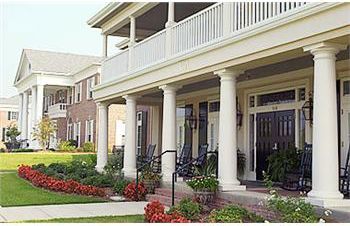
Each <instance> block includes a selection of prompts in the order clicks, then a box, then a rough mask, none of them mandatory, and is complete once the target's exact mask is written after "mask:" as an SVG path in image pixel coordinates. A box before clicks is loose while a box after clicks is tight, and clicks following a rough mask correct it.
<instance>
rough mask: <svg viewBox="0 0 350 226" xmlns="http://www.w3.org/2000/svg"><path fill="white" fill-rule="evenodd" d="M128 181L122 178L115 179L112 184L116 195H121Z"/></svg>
mask: <svg viewBox="0 0 350 226" xmlns="http://www.w3.org/2000/svg"><path fill="white" fill-rule="evenodd" d="M129 183H130V181H129V180H126V179H124V178H121V179H119V180H116V182H115V183H114V186H113V190H114V192H116V193H117V194H118V195H123V192H124V189H125V187H126V186H127V185H128V184H129Z"/></svg>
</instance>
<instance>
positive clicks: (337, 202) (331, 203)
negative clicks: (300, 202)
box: [305, 197, 350, 208]
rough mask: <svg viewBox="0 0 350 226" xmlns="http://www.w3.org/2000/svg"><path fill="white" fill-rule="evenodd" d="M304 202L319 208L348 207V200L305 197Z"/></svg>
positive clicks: (349, 202)
mask: <svg viewBox="0 0 350 226" xmlns="http://www.w3.org/2000/svg"><path fill="white" fill-rule="evenodd" d="M305 201H306V202H308V203H310V204H312V205H315V206H320V207H323V208H331V207H350V199H322V198H310V197H307V198H306V199H305Z"/></svg>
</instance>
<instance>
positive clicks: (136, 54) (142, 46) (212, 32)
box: [101, 2, 314, 84]
mask: <svg viewBox="0 0 350 226" xmlns="http://www.w3.org/2000/svg"><path fill="white" fill-rule="evenodd" d="M312 4H314V3H306V2H233V3H216V4H214V5H212V6H210V7H208V8H206V9H204V10H202V11H200V12H198V13H195V14H194V15H192V16H190V17H188V18H186V19H184V20H182V21H180V22H178V23H176V24H175V25H174V26H172V27H169V28H166V29H164V30H162V31H160V32H158V33H156V34H154V35H152V36H150V37H148V38H146V39H144V40H142V41H141V42H139V43H137V44H135V45H134V46H131V47H129V48H128V49H126V50H124V51H122V52H119V53H118V54H116V55H114V56H111V57H109V58H107V59H105V61H104V62H103V64H102V78H101V79H102V84H105V83H108V82H111V81H114V80H118V79H120V78H122V77H125V76H128V75H130V74H132V73H135V72H137V71H140V70H143V69H146V68H150V67H152V66H154V65H156V64H160V63H162V62H165V61H168V60H172V59H175V58H177V57H180V56H182V55H185V54H189V53H194V52H195V51H197V50H199V49H202V48H205V47H208V46H211V45H214V44H216V43H219V42H222V41H224V40H226V39H228V38H233V37H235V36H238V35H239V34H242V33H244V32H245V31H253V30H254V29H256V28H259V27H262V26H264V25H266V24H269V23H270V22H273V21H278V20H280V19H281V18H286V17H288V16H290V15H292V14H294V13H296V12H299V11H301V10H303V8H306V7H307V6H308V5H312Z"/></svg>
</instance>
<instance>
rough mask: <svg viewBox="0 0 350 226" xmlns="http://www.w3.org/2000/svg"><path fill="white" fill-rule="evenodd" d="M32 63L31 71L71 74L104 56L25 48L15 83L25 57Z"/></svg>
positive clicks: (97, 61)
mask: <svg viewBox="0 0 350 226" xmlns="http://www.w3.org/2000/svg"><path fill="white" fill-rule="evenodd" d="M24 58H26V59H27V60H28V61H29V63H30V68H31V71H33V72H45V73H55V74H62V75H71V74H73V73H74V72H76V71H79V70H81V69H82V68H85V67H87V66H89V65H91V64H94V63H100V62H101V61H102V57H98V56H89V55H80V54H72V53H62V52H53V51H45V50H34V49H23V51H22V55H21V59H20V63H19V66H18V70H17V74H16V78H15V83H16V82H17V81H18V80H19V79H20V74H19V73H21V67H22V63H23V59H24Z"/></svg>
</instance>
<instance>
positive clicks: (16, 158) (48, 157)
mask: <svg viewBox="0 0 350 226" xmlns="http://www.w3.org/2000/svg"><path fill="white" fill-rule="evenodd" d="M90 155H91V154H80V153H53V152H32V153H0V171H11V170H17V167H18V166H19V165H21V164H24V165H33V164H38V163H44V164H50V163H53V162H68V161H72V160H73V159H77V158H82V159H88V158H89V156H90Z"/></svg>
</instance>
